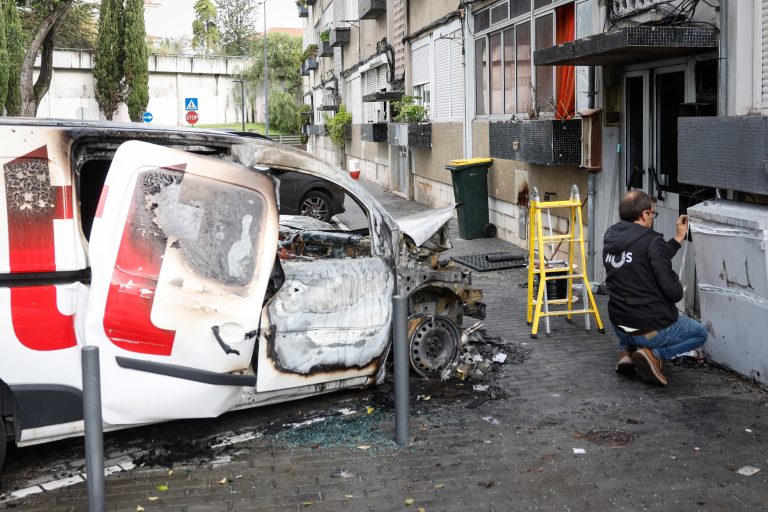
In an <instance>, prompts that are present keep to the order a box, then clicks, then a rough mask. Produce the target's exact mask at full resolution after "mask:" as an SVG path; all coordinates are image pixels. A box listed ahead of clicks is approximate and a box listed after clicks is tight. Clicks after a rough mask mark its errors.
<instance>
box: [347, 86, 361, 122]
mask: <svg viewBox="0 0 768 512" xmlns="http://www.w3.org/2000/svg"><path fill="white" fill-rule="evenodd" d="M360 82H361V79H360V75H357V76H356V77H354V78H351V79H349V80H347V103H346V105H347V111H348V112H350V113H351V114H352V122H353V123H360V120H361V119H363V102H362V98H363V94H362V91H361V90H360Z"/></svg>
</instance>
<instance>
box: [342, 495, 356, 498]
mask: <svg viewBox="0 0 768 512" xmlns="http://www.w3.org/2000/svg"><path fill="white" fill-rule="evenodd" d="M344 497H345V498H354V497H355V495H354V494H345V495H344Z"/></svg>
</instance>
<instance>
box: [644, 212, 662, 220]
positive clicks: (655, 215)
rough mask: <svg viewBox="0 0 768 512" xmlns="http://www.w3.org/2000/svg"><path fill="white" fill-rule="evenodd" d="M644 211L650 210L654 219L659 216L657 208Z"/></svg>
mask: <svg viewBox="0 0 768 512" xmlns="http://www.w3.org/2000/svg"><path fill="white" fill-rule="evenodd" d="M645 211H646V212H651V215H653V218H654V219H655V218H656V217H658V216H659V212H658V211H657V210H645Z"/></svg>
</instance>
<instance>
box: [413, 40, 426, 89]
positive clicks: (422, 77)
mask: <svg viewBox="0 0 768 512" xmlns="http://www.w3.org/2000/svg"><path fill="white" fill-rule="evenodd" d="M429 68H430V66H429V44H425V45H424V46H420V47H419V48H416V49H415V50H413V53H412V55H411V69H412V70H413V75H412V76H413V85H422V84H428V83H429V75H430V69H429Z"/></svg>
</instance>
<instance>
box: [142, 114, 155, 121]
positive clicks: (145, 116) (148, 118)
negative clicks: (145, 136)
mask: <svg viewBox="0 0 768 512" xmlns="http://www.w3.org/2000/svg"><path fill="white" fill-rule="evenodd" d="M154 118H155V116H153V115H152V112H144V113H143V114H142V115H141V120H142V121H144V122H145V123H151V122H152V119H154Z"/></svg>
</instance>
